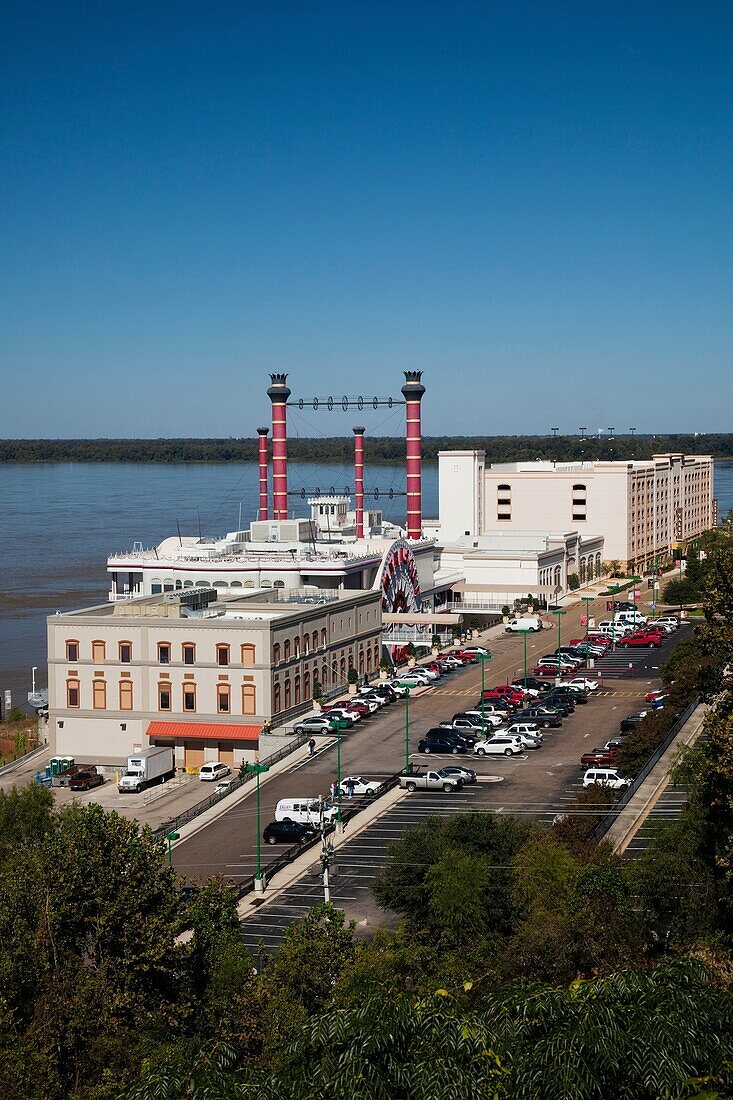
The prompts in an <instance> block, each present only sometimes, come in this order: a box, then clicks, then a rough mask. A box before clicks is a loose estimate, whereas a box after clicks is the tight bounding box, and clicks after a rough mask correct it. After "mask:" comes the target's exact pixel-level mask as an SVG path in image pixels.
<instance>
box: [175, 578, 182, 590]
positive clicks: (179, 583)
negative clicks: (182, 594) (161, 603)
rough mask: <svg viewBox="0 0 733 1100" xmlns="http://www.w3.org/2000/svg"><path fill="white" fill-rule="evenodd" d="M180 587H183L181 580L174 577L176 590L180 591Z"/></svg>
mask: <svg viewBox="0 0 733 1100" xmlns="http://www.w3.org/2000/svg"><path fill="white" fill-rule="evenodd" d="M181 588H183V581H180V580H179V579H178V577H176V592H178V591H180V589H181Z"/></svg>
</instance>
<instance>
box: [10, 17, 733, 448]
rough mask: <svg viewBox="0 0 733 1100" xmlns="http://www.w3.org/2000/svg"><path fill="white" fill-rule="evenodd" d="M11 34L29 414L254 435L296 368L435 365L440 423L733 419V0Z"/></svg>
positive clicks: (536, 426)
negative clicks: (281, 380) (274, 378)
mask: <svg viewBox="0 0 733 1100" xmlns="http://www.w3.org/2000/svg"><path fill="white" fill-rule="evenodd" d="M0 38H1V40H2V41H1V46H0V48H1V49H2V83H1V85H0V111H1V112H2V137H3V147H4V151H3V168H2V172H1V173H0V218H2V224H1V226H0V229H1V243H0V280H1V282H0V298H1V301H0V310H1V311H2V315H1V316H0V326H1V330H2V331H1V332H0V340H1V345H0V351H1V354H2V363H3V379H4V380H3V385H2V397H3V400H2V402H1V403H0V435H3V436H60V437H64V436H67V437H68V436H118V437H119V436H179V435H185V436H192V435H193V436H242V435H249V434H251V433H252V432H253V430H254V428H255V427H256V426H257V425H258V424H261V423H262V424H267V423H268V421H269V402H268V401H267V398H266V395H265V390H266V387H267V385H268V381H269V379H268V372H269V371H273V370H283V371H287V372H288V373H289V380H290V384H291V387H292V389H293V391H294V396H296V397H300V396H303V397H306V398H310V397H312V396H324V395H328V394H329V393H334V394H337V395H341V394H343V393H346V394H353V395H357V394H359V393H364V394H369V395H372V394H374V393H377V394H380V395H382V394H384V395H389V394H392V395H398V391H399V387H400V384H401V382H402V373H401V372H402V370H404V369H410V368H422V369H423V370H424V372H425V375H424V382H425V384H426V386H427V388H428V393H427V395H426V398H425V401H424V403H423V406H424V429H425V431H426V433H430V434H441V433H458V432H465V433H501V432H506V433H517V432H535V431H538V432H539V431H548V430H549V427H550V426H554V425H557V426H559V427H560V429H561V431H563V432H568V433H572V432H575V431H577V428H578V427H579V426H580V425H583V426H585V427H587V428H588V429H589V430H596V429H597V428H598V427H600V426H603V427H606V426H608V425H613V426H615V428H616V431H617V432H621V431H625V430H626V428H627V427H628V426H629V425H634V426H636V427H638V429H639V431H641V432H646V431H655V430H656V431H673V430H690V431H730V430H733V419H732V418H731V415H730V414H731V404H732V401H731V398H732V397H733V381H732V379H733V370H732V369H731V345H732V340H731V337H732V336H733V270H732V268H733V247H732V246H733V240H732V237H733V232H732V230H733V226H732V221H731V207H732V203H733V188H732V183H733V180H732V172H731V169H732V167H733V141H732V138H733V127H732V125H731V122H732V117H733V91H732V87H733V85H732V78H731V74H732V73H733V49H732V46H733V4H731V2H730V0H721V2H720V3H711V2H706V0H690V2H688V3H676V2H669V0H668V2H665V3H662V2H659V0H654V2H653V3H648V2H644V0H626V2H624V0H621V2H618V0H614V2H608V3H606V2H600V0H590V2H589V0H582V2H578V3H563V2H559V0H547V2H546V3H524V2H516V3H513V2H512V0H503V2H501V3H499V2H498V0H494V2H491V0H482V2H476V3H461V2H459V0H444V2H442V3H436V2H431V0H384V2H380V0H363V2H361V3H349V2H348V0H333V2H320V0H298V2H292V3H287V2H278V0H262V2H247V0H231V2H230V0H207V2H202V0H176V2H168V0H153V2H150V0H145V2H144V3H143V2H139V0H124V2H121V3H119V2H118V3H112V2H111V0H109V2H103V0H97V2H89V3H78V2H74V0H67V2H66V3H62V2H61V0H55V2H48V3H38V2H36V0H22V2H21V0H15V2H12V0H11V2H10V3H8V4H6V5H5V8H4V15H3V23H2V35H1V36H0ZM327 417H328V414H326V413H323V414H317V416H316V417H313V416H310V417H309V418H308V419H309V420H310V421H312V422H313V425H314V428H315V429H317V430H318V431H322V432H326V433H329V432H330V433H332V434H340V433H342V432H349V431H350V425H351V424H352V422H354V416H353V414H349V415H348V416H347V417H343V416H341V417H337V416H336V415H335V414H334V415H333V416H332V418H331V419H327ZM362 419H363V420H364V423H365V425H366V426H367V429H368V430H372V429H374V430H376V423H375V421H374V420H373V419H372V418H370V417H367V416H366V415H364V417H363V418H362ZM378 419H380V420H381V419H382V417H381V416H380V417H379V418H378ZM398 428H399V423H396V422H394V421H393V422H392V423H391V425H388V426H387V427H386V428H385V429H384V430H385V432H387V431H388V429H389V430H398ZM299 430H300V431H301V433H303V434H309V429H308V427H307V424H305V422H304V421H301V422H300V425H299Z"/></svg>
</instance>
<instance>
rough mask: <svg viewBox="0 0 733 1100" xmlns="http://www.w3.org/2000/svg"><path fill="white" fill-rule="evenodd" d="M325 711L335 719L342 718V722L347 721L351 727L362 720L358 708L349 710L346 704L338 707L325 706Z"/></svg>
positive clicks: (329, 716) (330, 717)
mask: <svg viewBox="0 0 733 1100" xmlns="http://www.w3.org/2000/svg"><path fill="white" fill-rule="evenodd" d="M323 713H324V714H325V715H327V716H328V718H329V719H332V720H333V721H336V720H338V719H340V720H341V721H342V722H346V724H347V726H349V727H351V726H355V725H356V723H357V722H360V721H361V715H360V714H359V712H358V711H357V710H347V709H346V704H344V705H343V706H338V707H336V706H334V707H324V708H323Z"/></svg>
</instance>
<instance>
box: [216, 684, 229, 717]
mask: <svg viewBox="0 0 733 1100" xmlns="http://www.w3.org/2000/svg"><path fill="white" fill-rule="evenodd" d="M231 709H232V702H231V688H230V687H229V684H217V685H216V713H217V714H229V713H230V712H231Z"/></svg>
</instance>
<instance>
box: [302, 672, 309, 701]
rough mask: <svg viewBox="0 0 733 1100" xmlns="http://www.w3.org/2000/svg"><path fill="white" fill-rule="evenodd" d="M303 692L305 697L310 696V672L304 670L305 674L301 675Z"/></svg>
mask: <svg viewBox="0 0 733 1100" xmlns="http://www.w3.org/2000/svg"><path fill="white" fill-rule="evenodd" d="M303 694H304V695H305V698H306V699H310V697H311V674H310V672H306V674H305V676H304V677H303Z"/></svg>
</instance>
